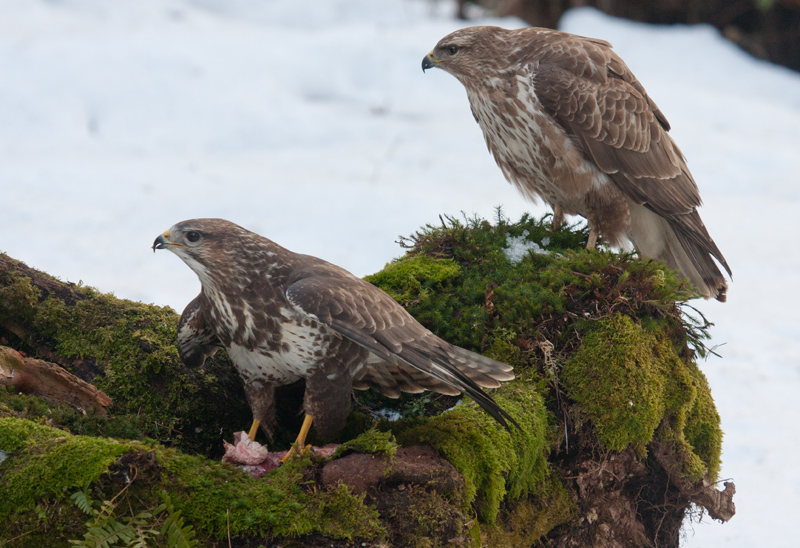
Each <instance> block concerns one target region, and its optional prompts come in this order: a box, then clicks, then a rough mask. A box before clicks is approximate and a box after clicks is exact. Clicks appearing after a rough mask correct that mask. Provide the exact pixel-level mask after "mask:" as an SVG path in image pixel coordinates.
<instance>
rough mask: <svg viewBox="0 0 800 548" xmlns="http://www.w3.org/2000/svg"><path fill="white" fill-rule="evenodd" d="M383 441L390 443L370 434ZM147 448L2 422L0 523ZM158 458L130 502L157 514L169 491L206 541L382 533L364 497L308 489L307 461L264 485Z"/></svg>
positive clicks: (198, 464)
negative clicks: (231, 537)
mask: <svg viewBox="0 0 800 548" xmlns="http://www.w3.org/2000/svg"><path fill="white" fill-rule="evenodd" d="M381 437H383V438H384V439H387V440H388V438H387V437H386V436H385V435H384V436H373V438H374V439H378V438H381ZM145 449H148V448H147V447H145V446H144V445H142V444H140V443H138V442H124V443H121V442H118V441H115V440H110V439H106V438H90V437H85V436H73V435H70V434H67V433H65V432H63V431H61V430H58V429H56V428H52V427H49V426H44V425H39V424H35V423H32V422H30V421H27V420H23V419H12V418H3V419H0V450H3V451H5V452H6V453H7V455H8V458H7V460H5V461H4V462H3V463H2V464H0V478H2V481H0V520H5V519H7V518H8V516H9V515H11V514H12V513H14V514H15V515H16V516H17V517H18V518H20V516H23V515H24V512H25V511H26V510H30V509H32V508H34V506H35V505H36V503H37V501H39V500H42V499H47V498H50V499H51V500H59V499H62V497H64V495H65V494H66V495H68V494H71V493H72V492H74V491H76V490H78V489H80V488H82V487H83V486H84V485H86V484H91V483H95V482H97V481H98V479H99V478H100V476H101V475H102V474H103V473H104V472H105V471H107V470H108V469H109V466H111V465H112V464H114V463H115V462H117V460H118V459H119V458H120V457H121V456H123V455H124V454H126V453H135V452H137V451H143V450H145ZM155 454H156V457H157V463H158V467H160V468H158V467H156V469H160V470H161V474H157V475H155V476H153V475H151V476H150V477H147V476H146V474H145V473H144V472H142V473H141V474H139V472H138V471H137V474H139V476H138V480H137V482H138V483H137V486H136V489H137V490H136V497H135V499H136V500H135V501H133V503H135V504H141V503H142V502H144V504H145V508H147V507H153V508H154V507H155V506H156V505H157V504H158V501H159V499H160V497H159V493H160V491H161V490H162V489H167V491H168V492H169V493H170V497H171V499H172V501H173V504H174V505H175V507H176V509H178V510H180V511H181V512H182V514H183V516H184V517H185V518H186V520H187V523H190V524H192V525H193V526H194V527H195V528H196V529H197V530H198V531H199V532H200V533H201V534H202V535H203V536H204V537H208V538H222V537H224V536H226V535H227V531H228V528H230V531H231V534H233V535H238V536H259V535H261V536H264V535H278V536H301V535H307V534H311V533H319V534H322V535H325V536H328V537H331V538H340V539H348V540H352V539H354V538H365V539H376V538H382V536H383V535H384V530H383V527H382V526H381V524H380V521H379V519H378V515H377V512H376V510H375V509H374V508H371V507H369V506H367V505H366V504H365V503H364V500H363V499H364V497H363V495H361V496H354V495H352V494H351V493H350V491H349V488H348V487H346V486H340V487H338V488H336V489H334V490H331V491H326V492H314V490H312V489H310V488H308V487H307V481H306V480H305V476H304V474H305V470H306V468H307V467H308V465H309V464H310V461H309V460H307V459H306V460H304V461H290V462H289V463H287V464H285V465H284V466H282V467H280V468H279V469H277V470H275V471H273V472H272V473H271V474H270V476H269V478H268V479H254V478H251V477H250V476H248V475H247V474H245V473H243V472H242V471H241V470H240V469H238V468H235V467H233V466H230V465H227V464H223V463H220V462H218V461H211V460H208V459H206V458H204V457H200V456H194V455H187V454H184V453H180V452H179V451H176V450H174V449H167V448H163V447H156V453H155ZM121 487H122V486H119V487H117V488H116V491H119V490H120V489H121ZM116 494H117V493H116V492H106V493H105V494H103V495H101V496H104V497H107V498H109V499H110V498H112V497H113V496H114V495H116ZM62 500H63V499H62ZM52 504H53V503H52V502H51V503H49V505H52ZM138 510H140V509H137V511H138ZM78 517H79V516H78ZM20 519H21V518H20ZM82 519H83V521H85V519H86V518H85V516H84V517H83V518H82Z"/></svg>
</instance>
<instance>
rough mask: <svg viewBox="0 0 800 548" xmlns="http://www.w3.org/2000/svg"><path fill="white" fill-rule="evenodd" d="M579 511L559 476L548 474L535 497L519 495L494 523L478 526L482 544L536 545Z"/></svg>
mask: <svg viewBox="0 0 800 548" xmlns="http://www.w3.org/2000/svg"><path fill="white" fill-rule="evenodd" d="M577 513H578V509H577V506H576V504H575V501H574V500H573V497H572V495H571V493H570V492H569V491H568V490H567V489H566V488H565V487H564V485H563V483H562V481H561V479H560V478H558V477H557V476H556V475H555V474H551V475H550V476H549V477H548V478H547V481H546V482H545V485H544V487H543V488H542V490H541V492H540V493H539V494H538V495H536V496H529V497H524V498H521V499H519V500H517V501H515V502H513V503H512V504H509V505H507V506H506V508H504V509H503V511H502V512H501V513H500V515H499V516H498V519H497V524H496V525H495V526H484V527H482V528H481V537H482V538H481V540H482V544H483V545H485V546H535V545H537V544H536V543H537V542H538V541H541V539H543V538H544V537H545V536H546V535H547V534H548V533H550V532H551V531H552V530H553V529H555V528H556V527H558V526H559V525H563V524H566V523H569V522H570V521H571V520H572V519H574V518H575V516H576V515H577Z"/></svg>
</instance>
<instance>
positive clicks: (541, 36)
mask: <svg viewBox="0 0 800 548" xmlns="http://www.w3.org/2000/svg"><path fill="white" fill-rule="evenodd" d="M422 67H423V69H427V68H431V67H438V68H441V69H443V70H445V71H447V72H449V73H450V74H452V75H453V76H455V77H456V78H458V80H459V81H460V82H461V83H462V84H463V85H464V87H465V88H466V90H467V96H468V98H469V102H470V106H471V107H472V112H473V115H474V116H475V119H476V120H477V122H478V124H479V125H480V127H481V130H482V131H483V134H484V137H485V139H486V143H487V145H488V147H489V150H490V151H491V153H492V155H493V156H494V158H495V161H496V162H497V164H498V166H499V167H500V169H501V170H502V171H503V174H504V175H505V177H506V179H508V180H509V181H510V182H511V183H512V184H514V185H515V186H516V187H517V188H518V189H519V190H520V191H521V192H522V193H523V194H524V195H525V196H526V197H528V198H530V199H532V200H534V201H535V200H536V199H537V198H541V199H543V200H544V201H545V202H546V203H548V204H550V205H551V206H552V207H553V208H554V211H555V215H554V222H555V223H559V222H560V216H561V215H562V214H563V213H566V214H570V215H582V216H583V217H585V218H586V219H587V222H588V223H589V228H590V242H589V247H591V246H593V245H594V240H595V239H596V237H597V235H598V233H599V234H602V235H603V237H604V239H605V240H606V241H607V242H608V243H610V244H611V245H618V246H626V245H627V244H628V242H630V243H632V244H633V246H634V247H635V248H636V249H637V251H638V252H639V254H640V255H642V256H644V257H649V258H653V259H658V260H662V261H664V262H666V263H667V265H669V266H670V267H672V268H674V269H676V270H678V271H679V272H680V273H681V274H683V275H684V276H686V277H687V278H689V280H690V281H691V282H692V283H693V284H694V285H695V286H696V287H697V288H698V290H699V291H700V292H701V293H702V294H703V295H704V296H706V297H714V298H716V299H718V300H720V301H724V300H725V293H726V291H727V283H726V281H725V278H724V276H723V274H722V272H721V271H720V270H719V268H718V267H717V265H716V263H715V262H714V258H715V259H716V260H717V261H718V262H719V263H720V264H721V265H722V266H723V267H724V268H725V270H726V271H727V272H728V275H730V274H731V271H730V268H729V267H728V264H727V262H726V261H725V258H724V257H723V256H722V253H721V252H720V250H719V249H718V248H717V246H716V244H715V243H714V241H713V240H712V239H711V237H710V236H709V234H708V231H707V230H706V227H705V225H704V224H703V221H702V220H701V219H700V215H699V214H698V213H697V207H698V206H700V204H701V200H700V194H699V191H698V189H697V185H696V183H695V181H694V179H693V178H692V175H691V173H690V172H689V168H688V167H687V166H686V161H685V159H684V157H683V154H682V153H681V151H680V149H679V148H678V146H677V145H676V144H675V142H674V141H673V140H672V138H671V137H670V135H669V133H668V131H669V129H670V126H669V122H667V119H666V117H665V116H664V114H663V113H662V112H661V111H660V110H659V109H658V107H657V106H656V104H655V103H654V102H653V100H652V99H651V98H650V97H649V96H648V95H647V93H646V92H645V90H644V87H642V85H641V84H640V83H639V81H638V80H637V79H636V77H635V76H634V75H633V74H632V73H631V71H630V69H629V68H628V67H627V66H626V65H625V63H624V62H623V61H622V59H620V57H619V56H617V54H616V53H614V51H613V50H612V49H611V46H610V45H609V44H608V43H607V42H605V41H603V40H596V39H593V38H584V37H581V36H576V35H573V34H568V33H565V32H559V31H555V30H549V29H540V28H523V29H516V30H506V29H501V28H498V27H469V28H465V29H461V30H458V31H456V32H454V33H452V34H450V35H448V36H446V37H444V38H442V40H440V41H439V43H438V44H437V45H436V47H435V48H434V49H433V51H431V52H430V53H429V54H428V55H427V56H426V57H425V58H424V59H423V61H422Z"/></svg>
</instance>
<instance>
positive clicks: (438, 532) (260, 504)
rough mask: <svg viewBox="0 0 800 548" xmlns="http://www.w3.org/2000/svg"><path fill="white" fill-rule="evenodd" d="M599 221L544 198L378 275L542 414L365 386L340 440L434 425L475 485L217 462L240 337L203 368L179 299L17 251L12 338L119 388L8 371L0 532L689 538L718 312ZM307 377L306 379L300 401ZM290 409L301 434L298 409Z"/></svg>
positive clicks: (500, 396)
mask: <svg viewBox="0 0 800 548" xmlns="http://www.w3.org/2000/svg"><path fill="white" fill-rule="evenodd" d="M585 241H586V232H585V231H584V230H580V229H576V228H574V227H567V228H563V229H561V230H558V231H555V232H551V231H550V230H549V225H548V224H547V223H544V222H542V221H541V220H537V219H532V218H529V217H523V219H522V220H520V221H519V222H517V223H510V222H509V221H508V220H506V219H504V218H503V217H502V216H501V215H499V214H498V219H497V220H496V222H495V223H494V224H492V223H489V222H487V221H484V220H480V219H464V220H463V221H457V220H455V219H444V220H443V221H442V224H441V225H440V226H428V227H426V228H425V229H423V230H421V231H420V232H418V233H417V234H415V235H413V236H411V237H410V238H407V239H405V240H404V245H405V246H406V248H407V253H406V254H405V256H404V257H402V258H400V259H398V260H397V261H394V262H392V263H390V264H388V265H387V266H386V267H385V268H384V269H383V270H382V271H381V272H378V273H376V274H374V275H372V276H369V277H368V278H367V279H368V280H369V281H370V282H372V283H374V284H376V285H378V286H379V287H381V288H382V289H384V290H385V291H387V292H388V293H389V294H391V295H392V296H393V297H394V298H395V299H396V300H398V302H400V303H401V304H402V305H403V306H405V307H406V308H407V309H408V310H409V311H410V312H411V313H412V314H413V315H414V316H415V317H416V318H417V319H418V320H419V321H420V322H422V323H423V324H424V325H425V326H426V327H428V328H429V329H431V330H432V331H433V332H435V333H436V334H438V335H439V336H441V337H443V338H444V339H446V340H448V341H450V342H452V343H453V344H456V345H459V346H462V347H464V348H467V349H470V350H473V351H476V352H480V353H483V354H486V355H488V356H491V357H493V358H495V359H498V360H502V361H505V362H507V363H509V364H511V365H513V366H514V367H515V373H516V374H517V379H515V380H514V381H511V382H509V383H506V384H504V385H503V386H502V387H501V388H499V389H496V390H495V391H493V393H492V395H493V397H494V398H495V399H496V400H497V401H498V403H500V404H501V405H502V406H503V407H504V408H505V409H506V410H507V411H508V412H509V413H510V414H511V415H512V416H513V417H514V418H515V419H516V421H517V422H518V423H519V424H520V426H521V428H520V429H516V428H512V429H511V431H507V430H505V429H503V428H502V427H500V426H499V425H497V424H496V423H495V422H494V421H493V420H492V419H491V418H490V417H489V416H488V415H487V414H486V413H484V412H483V411H482V409H481V408H480V407H479V406H477V405H475V404H474V403H472V402H469V401H463V402H462V401H460V400H459V399H458V398H453V397H446V396H440V395H436V394H429V393H426V394H421V395H404V396H403V397H401V398H400V399H398V400H390V399H387V398H384V397H382V396H380V395H379V394H377V393H374V392H371V391H366V392H357V393H356V394H355V400H356V406H355V410H356V411H357V412H355V413H353V414H352V415H351V420H350V422H349V427H348V429H346V431H345V433H344V434H343V441H345V440H347V439H351V438H355V437H357V436H359V435H360V437H358V438H357V439H356V440H355V441H353V442H351V443H349V444H348V445H347V446H346V450H344V451H343V452H346V451H352V450H357V451H367V452H373V453H378V454H382V455H391V454H393V452H394V450H395V449H396V445H395V444H394V441H392V440H393V439H396V440H397V442H398V443H400V444H401V445H403V446H410V445H413V444H418V443H424V444H429V445H432V446H433V447H434V448H436V450H437V451H438V453H439V455H441V456H442V457H444V458H445V459H447V460H448V461H449V462H450V463H452V465H453V466H455V468H456V469H457V470H458V472H460V474H461V476H462V477H463V489H459V490H457V491H448V492H440V491H437V490H436V489H435V488H434V487H433V485H434V483H435V482H431V484H430V485H427V486H426V484H425V482H424V481H423V482H422V483H421V484H417V483H414V485H413V486H412V485H410V484H409V485H407V484H406V483H401V484H398V485H388V484H381V487H379V488H377V487H376V488H373V489H372V490H368V491H367V492H366V494H362V495H359V496H355V495H353V494H352V493H351V491H350V490H349V488H347V487H345V486H341V487H338V488H333V489H330V488H325V489H323V488H321V487H320V486H321V485H322V484H321V483H320V481H319V477H318V476H317V474H318V473H319V470H320V467H321V466H322V465H321V464H319V463H311V462H310V461H308V460H305V461H300V462H295V463H292V464H291V465H289V466H284V467H282V468H280V469H278V470H277V471H274V472H272V473H270V475H269V476H268V477H267V478H264V479H262V480H253V479H251V478H249V477H247V476H245V475H244V474H243V473H241V472H240V471H238V470H234V469H232V468H231V467H229V466H228V465H222V464H219V463H218V462H216V461H215V460H209V459H208V458H207V457H209V456H212V457H214V456H215V455H217V454H218V452H219V450H220V449H221V439H222V438H223V437H224V438H227V439H231V437H232V432H233V431H235V430H241V429H242V428H244V427H245V426H247V423H248V419H249V413H248V411H247V407H246V404H244V396H243V393H242V392H241V387H240V385H239V380H238V378H237V377H236V375H235V373H234V372H233V369H232V367H231V366H230V363H229V362H227V359H226V358H225V357H224V352H220V353H218V354H217V356H216V357H215V359H213V360H210V361H209V363H208V364H207V366H206V367H204V368H203V369H200V370H186V369H185V368H183V367H181V366H180V364H179V363H178V361H177V355H176V353H175V350H174V337H175V327H176V322H177V314H175V313H174V312H173V311H171V310H170V309H162V308H158V307H154V306H148V305H142V304H140V303H130V302H127V301H121V300H117V299H114V298H113V297H111V296H109V295H99V294H97V293H95V292H94V291H93V290H91V289H89V288H84V287H77V286H69V285H67V284H60V285H59V283H58V282H57V281H55V280H52V279H50V278H48V277H46V275H43V274H41V273H36V272H35V271H31V270H30V269H27V268H26V267H24V265H19V264H18V263H14V262H13V261H11V260H10V259H8V258H7V257H2V256H0V259H3V261H0V267H2V268H0V344H6V345H9V346H13V347H16V348H18V349H19V350H23V351H25V352H27V353H29V354H31V355H34V356H37V357H41V358H42V359H50V360H53V361H59V360H60V361H59V363H62V364H63V365H65V366H66V367H67V368H69V369H71V370H72V371H73V372H74V373H76V374H78V375H79V376H81V377H83V378H84V379H85V380H88V381H92V382H94V383H95V384H97V385H98V386H99V387H101V388H102V389H103V390H104V391H106V392H107V393H108V394H109V395H110V396H111V397H112V398H114V402H115V403H114V406H113V407H112V408H111V409H110V411H111V415H110V417H101V416H94V415H91V414H89V415H86V414H84V413H81V412H79V411H75V410H72V409H71V408H68V407H66V406H63V405H55V404H50V403H43V402H41V401H40V400H38V399H37V398H32V397H29V396H22V395H18V394H13V393H11V392H7V391H0V417H6V418H5V419H0V421H2V423H0V429H2V430H1V431H0V450H1V451H3V452H4V453H3V454H0V458H3V456H5V457H6V460H5V461H4V462H2V463H0V521H5V522H6V523H9V524H11V526H10V528H9V533H6V536H5V537H3V536H2V535H0V539H3V540H8V539H9V538H13V537H18V539H17V540H15V541H14V542H15V544H13V545H14V546H34V545H36V544H39V545H41V544H42V539H43V538H45V537H43V536H42V535H44V534H45V533H47V534H50V535H51V537H50V538H53V539H60V541H59V542H60V543H61V544H60V545H66V540H67V539H80V538H84V536H85V535H89V534H90V533H91V532H92V531H96V530H100V529H102V527H100V526H101V525H103V524H105V525H108V524H109V523H112V522H113V523H116V524H118V525H119V526H120V527H130V528H132V529H133V530H134V531H139V532H141V531H144V530H149V529H152V530H153V531H155V530H156V529H157V530H158V532H161V531H162V529H163V532H164V535H167V536H168V535H169V534H173V535H179V533H181V531H183V532H184V533H186V531H189V530H188V529H186V528H187V527H192V529H191V531H189V532H188V533H187V534H188V535H189V536H190V537H191V536H192V535H193V536H194V538H195V539H196V540H199V541H200V543H201V544H200V545H203V546H217V545H220V546H223V545H224V546H227V536H228V535H229V534H230V535H231V537H232V538H233V545H234V546H254V547H255V546H258V545H259V544H264V545H270V543H271V542H273V541H276V540H279V541H280V542H281V543H288V544H283V545H297V546H317V545H323V544H324V545H335V546H339V545H348V543H350V542H357V543H358V544H363V545H366V546H372V545H375V546H377V545H380V544H381V543H387V542H388V543H390V544H391V545H396V546H438V545H444V544H448V543H450V544H451V545H462V546H474V545H479V544H480V543H481V542H483V545H492V546H494V545H498V546H499V545H503V546H530V545H532V544H536V543H539V544H542V545H551V544H552V545H554V546H556V545H558V546H568V545H586V546H588V545H592V546H605V545H611V544H613V543H612V542H611V541H612V540H613V541H614V542H618V541H620V539H623V540H624V542H623V544H629V545H631V546H639V545H641V546H647V545H653V544H657V545H662V546H673V545H674V546H677V542H678V533H679V530H680V526H681V522H682V520H683V517H684V515H685V512H686V511H687V510H688V509H689V507H690V504H691V502H692V501H695V502H697V501H698V500H701V501H708V500H712V499H713V497H711V498H708V497H706V498H702V497H700V498H697V497H695V498H692V497H694V496H695V495H693V494H692V493H693V492H694V491H692V490H695V491H697V492H699V491H701V490H702V489H704V488H706V487H708V485H709V484H710V483H711V482H713V481H714V480H715V479H716V476H717V474H718V472H719V467H720V446H721V438H722V433H721V431H720V428H719V417H718V415H717V413H716V410H715V407H714V403H713V399H712V397H711V394H710V391H709V387H708V383H707V382H706V379H705V377H704V376H703V374H702V372H700V370H699V369H698V367H697V365H696V363H695V361H694V360H695V356H696V355H698V354H703V353H704V352H705V348H704V347H703V345H702V342H703V340H704V338H705V337H706V334H705V329H706V328H707V324H706V323H705V321H704V319H702V318H701V320H702V321H698V320H695V319H693V318H692V317H691V316H688V315H687V314H686V313H685V312H684V310H683V309H682V308H681V305H680V303H681V302H683V301H685V300H686V299H688V298H690V297H692V296H693V292H692V288H691V287H690V286H689V285H688V282H686V281H685V280H682V279H680V278H678V277H677V275H676V274H675V273H673V272H671V271H669V270H667V269H666V268H665V267H664V265H663V264H660V263H657V262H653V261H649V260H639V259H637V258H635V257H634V256H631V255H619V254H616V253H612V252H609V251H603V250H592V251H587V250H585V249H584V246H585ZM32 272H33V274H32ZM301 394H302V387H299V388H297V387H295V388H290V389H289V390H288V391H287V393H286V394H285V395H284V397H285V398H288V399H289V400H292V405H287V406H284V407H286V408H287V409H292V410H293V409H295V407H293V406H296V404H297V400H298V399H299V396H298V395H301ZM280 397H281V395H279V398H280ZM451 408H452V409H451ZM291 414H292V415H293V414H294V411H291ZM387 416H392V417H393V418H396V417H398V416H399V417H400V419H399V420H394V421H392V422H388V421H386V420H385V419H384V417H387ZM294 418H295V417H294V416H292V419H294ZM35 423H36V424H35ZM44 424H50V425H52V426H55V427H57V428H51V427H50V426H44ZM281 424H282V425H283V428H282V429H281V430H280V431H279V432H278V434H279V438H280V436H283V438H282V439H284V440H286V439H291V438H292V436H293V435H294V433H296V429H297V426H296V423H294V424H292V423H287V422H286V421H285V420H284V421H281ZM370 426H375V428H376V429H373V430H368V428H369V427H370ZM68 432H70V433H71V434H85V435H86V436H74V435H71V434H70V433H68ZM390 433H391V435H392V436H393V438H392V437H390V436H389V434H390ZM108 438H125V439H128V440H131V441H115V440H113V439H108ZM134 440H137V441H134ZM282 443H283V442H282V441H280V439H279V441H278V443H277V445H281V444H282ZM191 453H195V454H191ZM197 453H201V454H197ZM341 453H342V452H340V454H341ZM337 456H338V455H337ZM62 461H63V462H62ZM84 464H85V466H84ZM78 469H80V473H77V472H76V470H78ZM401 476H402V474H401ZM398 477H399V476H398ZM403 477H411V475H406V476H403ZM132 478H135V479H133V482H132V483H131V479H132ZM415 481H417V480H415ZM412 483H413V482H412ZM710 489H711V490H712V491H713V488H710ZM706 494H708V493H706ZM70 496H72V499H71V500H70V499H69V497H70ZM123 500H124V501H125V503H124V504H122V502H121V501H123ZM92 501H94V504H92ZM103 501H106V502H105V503H103ZM702 504H705V502H702ZM123 507H124V511H123ZM709 511H710V512H712V516H713V515H715V514H714V513H713V510H711V509H709ZM475 517H477V520H476V519H474V518H475ZM2 518H5V520H3V519H2ZM103 520H105V521H103ZM401 522H402V523H401ZM37 524H38V525H37ZM42 524H43V525H42ZM398 524H400V525H398ZM148 528H149V529H148ZM408 531H417V532H416V533H414V534H409V533H408ZM419 531H427V533H424V534H420V533H419ZM142 534H145V535H146V534H149V533H142ZM153 534H155V533H153ZM86 538H88V537H86ZM154 538H155V537H154ZM164 538H166V537H164ZM175 538H178V537H175ZM26 539H27V540H26ZM289 539H295V540H293V541H290V540H289ZM158 542H161V544H157V545H159V546H160V545H175V546H178V545H180V544H168V543H167V542H166V541H164V542H162V541H158ZM170 542H172V541H170ZM176 542H177V541H176ZM293 543H294V544H293ZM0 545H2V540H0ZM9 545H12V544H9ZM53 545H59V544H58V543H55V544H53ZM110 545H111V546H124V545H126V544H124V543H123V541H122V540H119V541H117V543H116V544H114V543H111V544H110Z"/></svg>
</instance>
